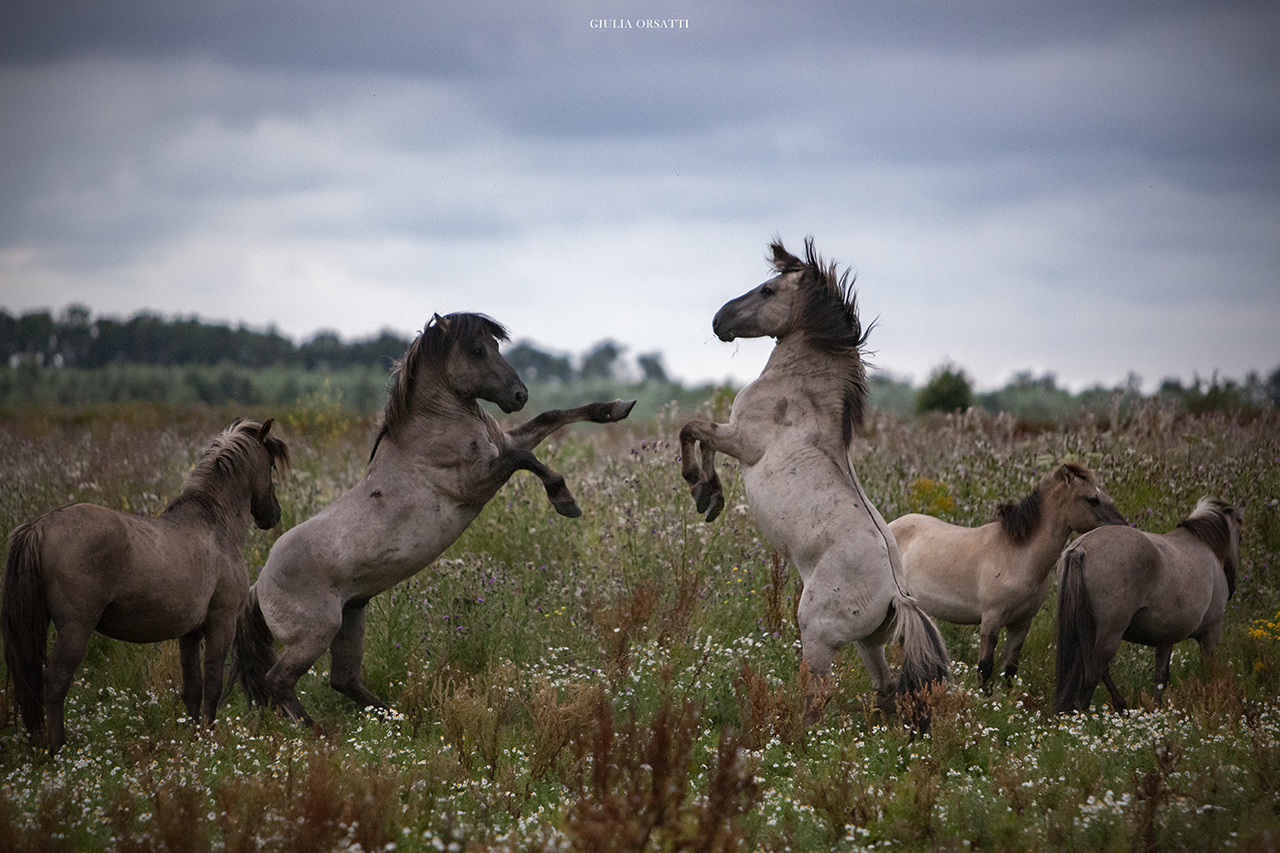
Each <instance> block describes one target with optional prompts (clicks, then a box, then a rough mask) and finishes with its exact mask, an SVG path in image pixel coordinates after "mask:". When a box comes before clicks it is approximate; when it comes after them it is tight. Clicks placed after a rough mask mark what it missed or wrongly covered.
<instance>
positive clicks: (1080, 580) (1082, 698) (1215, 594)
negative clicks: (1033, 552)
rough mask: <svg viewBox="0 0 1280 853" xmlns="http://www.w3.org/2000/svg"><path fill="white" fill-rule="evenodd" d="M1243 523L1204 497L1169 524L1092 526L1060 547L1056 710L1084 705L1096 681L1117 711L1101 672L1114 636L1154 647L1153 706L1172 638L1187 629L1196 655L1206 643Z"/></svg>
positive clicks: (1235, 511)
mask: <svg viewBox="0 0 1280 853" xmlns="http://www.w3.org/2000/svg"><path fill="white" fill-rule="evenodd" d="M1243 524H1244V514H1243V512H1242V511H1241V510H1240V509H1239V508H1237V507H1233V506H1231V505H1230V504H1228V503H1226V502H1225V501H1221V500H1218V499H1217V498H1211V497H1206V498H1202V499H1201V500H1200V502H1199V503H1197V504H1196V507H1195V509H1194V510H1192V512H1191V515H1189V516H1187V517H1186V518H1184V519H1183V520H1182V521H1180V522H1178V526H1177V527H1175V528H1174V529H1173V530H1172V531H1170V532H1169V533H1163V534H1160V533H1144V532H1142V531H1141V530H1137V529H1135V528H1132V527H1099V528H1098V529H1097V530H1094V531H1091V532H1089V533H1086V534H1085V535H1083V536H1081V537H1080V538H1079V539H1077V540H1076V541H1075V542H1073V543H1072V544H1071V547H1069V548H1067V550H1065V551H1063V552H1062V558H1061V560H1060V561H1059V564H1058V655H1057V667H1056V669H1057V672H1056V677H1055V681H1056V682H1057V698H1056V701H1055V709H1056V710H1057V711H1058V712H1059V713H1064V712H1070V711H1083V710H1086V709H1087V708H1088V707H1089V705H1090V704H1091V703H1092V701H1093V692H1094V690H1096V689H1097V687H1098V682H1099V681H1100V680H1101V681H1102V682H1103V683H1105V684H1106V685H1107V690H1108V692H1110V694H1111V703H1112V704H1113V705H1114V706H1115V708H1116V710H1118V711H1123V710H1125V709H1126V708H1127V707H1128V706H1127V705H1126V704H1125V701H1124V697H1122V696H1121V695H1120V691H1119V689H1118V688H1117V687H1116V684H1115V682H1114V681H1112V679H1111V672H1110V667H1111V659H1112V658H1113V657H1115V654H1116V651H1117V650H1118V649H1119V648H1120V643H1121V641H1123V640H1128V641H1129V642H1131V643H1141V644H1142V645H1144V646H1154V647H1155V651H1156V664H1155V701H1156V704H1157V705H1158V704H1160V703H1161V702H1162V700H1163V698H1164V689H1165V685H1166V684H1167V683H1168V681H1169V660H1170V658H1171V657H1172V656H1173V647H1174V645H1176V644H1177V643H1180V642H1182V641H1183V640H1185V639H1188V638H1194V639H1195V640H1196V642H1198V643H1199V644H1200V651H1201V653H1202V654H1204V655H1206V656H1208V655H1209V654H1211V653H1212V652H1213V649H1214V647H1215V646H1217V645H1218V641H1219V640H1220V639H1222V620H1223V616H1224V614H1225V613H1226V609H1227V601H1228V599H1230V598H1231V596H1233V595H1234V594H1235V591H1236V567H1237V566H1238V565H1239V563H1240V528H1241V526H1242V525H1243Z"/></svg>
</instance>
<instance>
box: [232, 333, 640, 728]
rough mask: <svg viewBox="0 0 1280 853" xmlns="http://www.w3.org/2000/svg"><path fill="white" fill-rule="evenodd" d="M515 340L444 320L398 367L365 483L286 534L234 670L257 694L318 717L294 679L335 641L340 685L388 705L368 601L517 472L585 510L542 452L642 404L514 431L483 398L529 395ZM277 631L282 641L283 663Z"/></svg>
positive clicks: (244, 623) (435, 548) (241, 632)
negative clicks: (555, 435)
mask: <svg viewBox="0 0 1280 853" xmlns="http://www.w3.org/2000/svg"><path fill="white" fill-rule="evenodd" d="M506 339H507V332H506V330H505V329H504V328H503V327H502V326H501V325H500V324H498V323H497V322H495V321H494V320H491V319H490V318H488V317H485V316H483V315H480V314H450V315H448V316H447V317H440V316H439V315H437V316H436V317H434V318H433V319H432V321H431V322H430V323H428V324H427V326H426V328H425V329H423V332H422V334H421V335H419V336H418V338H417V340H416V341H414V343H413V344H412V346H410V347H409V350H408V352H406V353H405V355H404V357H403V358H402V359H401V360H400V362H399V363H398V364H397V365H396V371H395V375H396V378H395V384H394V387H393V388H392V390H391V395H390V399H389V400H388V402H387V407H386V411H385V413H384V416H383V426H382V430H381V432H380V433H379V434H378V438H377V440H376V441H375V443H374V448H373V454H372V456H371V459H370V461H369V467H368V470H367V471H366V472H365V475H364V478H363V479H362V480H360V482H359V483H357V484H356V485H355V486H354V487H353V488H352V489H351V490H350V491H348V492H346V493H345V494H343V495H342V496H341V497H339V498H338V499H337V500H336V501H334V502H333V503H332V504H330V505H329V506H328V507H326V508H325V509H323V510H321V511H320V512H319V513H317V514H316V515H314V516H312V517H311V518H309V519H307V520H306V521H304V522H303V523H301V524H299V525H298V526H296V527H294V528H292V529H291V530H289V531H288V532H286V533H285V534H284V535H283V536H281V537H280V539H279V541H277V542H276V544H275V546H274V547H273V548H272V549H271V554H270V555H269V556H268V558H267V564H266V565H265V566H263V568H262V573H261V574H260V575H259V576H258V580H257V582H256V583H255V584H254V585H253V587H252V589H251V590H250V603H249V607H248V608H247V609H246V611H245V613H244V615H243V616H242V617H241V620H240V625H239V627H238V629H237V633H236V642H235V646H234V648H233V666H234V673H235V675H236V676H237V678H238V680H239V681H240V682H241V684H242V685H243V686H244V688H245V693H246V694H247V695H248V696H249V698H250V700H251V701H253V702H256V703H258V704H266V703H268V702H275V703H276V704H278V705H279V706H280V707H281V708H283V709H284V710H285V711H286V712H287V713H288V714H289V715H290V716H291V717H293V718H294V719H295V720H300V721H302V722H304V723H306V724H308V725H310V724H311V717H310V716H309V715H308V714H307V712H306V711H305V710H304V709H303V707H302V703H301V702H300V701H299V700H298V696H297V692H296V690H295V686H296V685H297V682H298V679H299V678H301V677H302V675H303V673H305V672H306V671H307V670H308V669H310V668H311V665H312V664H314V663H315V662H316V661H317V660H319V658H320V656H321V655H323V654H324V652H325V650H326V649H328V650H329V651H330V653H331V667H330V677H329V683H330V684H331V685H332V686H333V687H334V689H336V690H338V691H339V692H340V693H342V694H344V695H346V696H347V697H349V698H350V699H352V700H353V701H354V702H356V703H358V704H360V705H362V706H365V707H368V706H374V707H378V708H385V707H387V705H386V703H385V702H383V701H382V700H381V699H379V698H378V697H377V696H375V695H374V694H373V693H372V692H370V691H369V689H368V688H366V687H365V685H364V683H363V681H362V680H361V676H360V664H361V661H362V659H363V657H364V634H365V607H366V605H367V604H368V603H369V599H371V598H372V597H373V596H375V595H377V594H378V593H380V592H382V591H384V590H387V589H390V588H391V587H393V586H395V585H396V584H398V583H400V582H401V581H403V580H405V579H407V578H409V577H411V576H412V575H414V574H416V573H417V572H418V571H419V570H421V569H422V568H423V567H425V566H426V565H427V564H428V563H430V562H431V561H432V560H434V559H435V558H436V557H438V556H440V554H441V553H442V552H443V551H444V550H445V549H446V548H448V547H449V546H450V545H451V544H453V542H454V540H455V539H457V538H458V537H459V536H460V535H462V532H463V531H464V530H466V529H467V526H468V525H469V524H471V522H472V520H473V519H475V517H476V516H477V515H479V513H480V510H481V509H482V508H483V507H484V505H485V504H486V503H487V502H488V501H489V499H490V498H492V497H493V496H494V495H495V494H496V493H497V491H498V489H500V488H501V487H502V485H503V483H505V482H506V481H507V480H508V479H509V478H510V477H511V475H512V474H514V473H515V472H516V471H520V470H525V471H531V472H533V474H534V475H535V476H537V477H538V478H539V479H540V480H541V481H542V483H543V485H544V486H545V488H546V491H547V497H548V498H549V499H550V501H551V503H552V505H553V506H554V507H555V509H556V511H557V512H558V513H560V514H561V515H564V516H568V517H570V518H575V517H577V516H579V515H581V514H582V511H581V510H580V509H579V508H578V504H577V503H576V502H575V501H574V498H573V495H572V494H571V493H570V491H569V489H568V487H567V486H566V485H565V482H564V477H562V476H561V475H559V474H557V473H555V472H554V471H552V470H550V469H549V468H547V466H546V465H544V464H543V463H542V462H540V461H538V459H537V457H535V456H534V455H533V448H534V447H536V446H537V445H538V444H539V443H540V442H541V441H542V440H543V439H544V438H546V437H547V436H548V435H550V434H551V433H552V432H554V431H555V430H557V429H559V428H560V427H562V426H565V425H566V424H569V423H573V422H575V421H594V422H596V423H610V422H613V421H619V420H622V419H623V418H625V417H626V416H627V415H628V414H630V413H631V408H632V406H634V405H635V401H634V400H632V401H629V402H623V401H620V400H615V401H613V402H611V403H591V404H589V405H586V406H580V407H578V408H576V409H568V410H564V411H549V412H544V413H543V414H541V415H538V416H537V417H535V418H533V419H532V420H530V421H528V422H526V423H525V424H523V425H521V426H518V427H515V428H513V429H510V430H507V431H505V432H504V431H503V430H502V428H501V427H499V426H498V423H497V421H495V420H494V418H493V417H492V416H491V415H490V414H489V413H488V412H486V411H485V410H484V409H483V408H481V407H480V405H479V404H478V403H477V399H483V400H489V401H491V402H493V403H496V404H497V405H498V406H499V407H501V408H502V410H503V411H505V412H514V411H517V410H519V409H521V408H523V407H524V404H525V403H526V402H527V401H528V399H529V393H528V391H527V390H526V389H525V386H524V383H523V382H521V381H520V377H519V375H518V374H517V373H516V371H515V369H514V368H512V367H511V365H510V364H508V363H507V362H506V360H505V359H503V357H502V356H501V354H499V352H498V344H499V342H500V341H505V340H506ZM268 629H269V630H268ZM272 635H274V637H275V639H277V640H279V641H280V642H281V643H283V645H284V650H283V652H282V653H281V655H280V658H279V660H275V657H274V652H273V649H272V641H271V639H272Z"/></svg>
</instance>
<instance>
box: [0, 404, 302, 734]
mask: <svg viewBox="0 0 1280 853" xmlns="http://www.w3.org/2000/svg"><path fill="white" fill-rule="evenodd" d="M270 431H271V421H267V422H266V423H259V422H257V421H251V420H241V421H236V422H235V423H234V424H232V425H231V427H230V428H229V429H227V430H226V431H224V432H223V433H222V434H221V435H219V436H218V437H217V438H215V439H214V440H213V443H212V444H211V445H210V446H209V449H208V450H207V451H206V452H205V454H204V456H203V457H202V458H201V460H200V462H199V463H198V464H197V465H196V467H195V469H194V470H193V471H192V472H191V474H190V476H188V477H187V482H186V485H185V487H184V488H183V490H182V493H181V494H180V495H178V497H177V498H175V499H174V500H173V502H172V503H170V504H169V506H168V507H167V508H166V509H165V510H164V512H162V513H161V514H160V515H158V516H156V517H153V518H150V517H145V516H138V515H130V514H129V513H124V512H118V511H117V510H113V509H107V508H106V507H101V506H95V505H93V504H82V503H78V504H70V505H68V506H64V507H61V508H59V509H55V510H53V511H52V512H49V513H46V514H45V515H42V516H40V517H39V518H37V519H35V520H34V521H29V522H27V523H26V524H23V525H21V526H20V527H18V528H16V529H15V530H14V531H13V533H12V534H11V535H10V537H9V555H8V560H7V562H6V565H5V575H4V603H3V605H2V606H0V624H2V625H3V633H4V643H5V647H4V652H5V661H6V663H7V664H8V667H9V677H10V678H12V679H13V683H14V694H15V697H16V700H17V705H18V711H19V713H20V714H21V716H22V722H23V724H24V725H25V726H26V728H27V731H28V732H30V733H31V734H32V736H33V737H34V736H36V735H38V734H40V733H41V732H42V731H43V730H44V729H45V726H46V723H47V726H48V738H49V747H50V749H51V751H53V752H57V751H58V749H59V748H60V747H61V746H62V745H63V744H64V743H66V739H67V738H66V729H65V725H64V721H63V717H64V710H63V709H64V705H65V702H66V698H67V691H68V689H69V688H70V687H71V681H72V679H73V678H74V676H75V671H76V669H77V667H79V665H80V662H81V661H82V660H83V659H84V655H85V649H86V647H87V645H88V642H89V637H90V635H92V634H93V632H94V631H97V632H98V633H100V634H104V635H106V636H108V637H112V638H114V639H117V640H127V641H129V642H131V643H155V642H159V641H160V640H170V639H173V638H175V637H176V638H177V639H178V647H179V651H180V655H181V659H182V701H183V703H184V704H185V705H186V707H187V713H188V714H190V715H191V718H192V719H193V720H195V721H197V722H200V721H201V720H203V721H205V722H212V721H213V718H214V715H215V714H216V713H217V710H218V700H219V699H220V698H221V695H222V673H223V667H224V666H225V665H226V660H227V650H228V649H229V648H230V647H231V641H232V638H233V637H234V636H235V630H236V619H237V617H238V616H239V615H240V611H241V610H242V609H243V608H244V605H245V603H246V602H247V601H248V598H249V569H248V567H247V566H246V565H245V562H244V554H243V551H244V543H245V538H246V536H247V534H248V526H249V522H250V520H252V521H253V522H255V523H256V524H257V525H258V527H260V528H262V529H264V530H265V529H267V528H270V527H274V526H275V525H276V524H278V523H279V522H280V504H279V502H277V500H276V495H275V485H274V483H273V482H272V476H271V475H272V471H273V470H275V469H277V468H278V469H281V470H283V469H285V468H287V466H288V464H289V449H288V448H287V447H286V446H285V444H284V442H283V441H280V440H279V439H278V438H275V437H274V436H271V435H269V433H270ZM50 621H52V622H53V624H54V626H55V627H56V628H57V639H55V640H54V643H53V654H52V658H51V659H49V660H48V667H47V670H46V666H45V664H46V655H47V649H46V645H47V642H48V632H49V622H50ZM201 641H203V642H204V673H203V677H202V676H201V666H200V643H201ZM46 714H47V720H46Z"/></svg>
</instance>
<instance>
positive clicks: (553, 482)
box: [467, 449, 582, 518]
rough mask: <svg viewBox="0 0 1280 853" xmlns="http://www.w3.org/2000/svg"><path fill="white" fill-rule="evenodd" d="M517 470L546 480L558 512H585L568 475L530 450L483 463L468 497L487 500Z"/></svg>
mask: <svg viewBox="0 0 1280 853" xmlns="http://www.w3.org/2000/svg"><path fill="white" fill-rule="evenodd" d="M517 471H529V472H531V473H532V474H533V475H534V476H535V477H537V478H538V479H539V480H541V481H542V486H543V488H544V489H546V490H547V500H549V501H551V505H552V506H553V507H554V508H555V511H556V512H558V513H560V514H561V515H563V516H565V517H567V518H577V517H578V516H580V515H582V509H581V508H580V507H579V506H578V502H577V501H576V500H574V498H573V493H572V492H570V491H569V486H568V485H567V484H566V483H565V481H564V477H563V476H562V475H560V474H557V473H556V472H555V471H552V470H551V469H550V468H548V467H547V466H546V465H544V464H543V463H542V461H541V460H539V459H538V457H536V456H534V455H533V451H530V450H511V449H508V450H504V451H502V452H501V453H499V454H498V455H497V456H495V457H494V458H493V459H491V460H490V461H489V462H487V463H485V464H484V465H483V466H481V468H480V470H479V471H478V472H477V473H476V474H475V476H473V478H472V480H471V482H470V483H468V484H467V486H468V495H467V498H468V500H469V501H470V502H472V503H476V504H484V503H487V502H488V501H489V499H490V498H492V497H493V496H494V495H495V494H497V492H498V489H500V488H502V485H503V483H505V482H507V480H509V479H511V475H512V474H514V473H515V472H517Z"/></svg>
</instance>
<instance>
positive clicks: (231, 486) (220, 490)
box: [163, 478, 252, 550]
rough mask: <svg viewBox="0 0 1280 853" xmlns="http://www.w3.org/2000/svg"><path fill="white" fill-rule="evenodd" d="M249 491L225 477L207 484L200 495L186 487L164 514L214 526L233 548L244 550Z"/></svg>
mask: <svg viewBox="0 0 1280 853" xmlns="http://www.w3.org/2000/svg"><path fill="white" fill-rule="evenodd" d="M248 494H249V490H248V487H247V486H244V485H243V484H237V483H233V482H231V481H229V480H227V479H225V478H221V479H218V480H216V481H213V482H209V483H206V484H205V485H204V486H202V487H201V489H200V494H198V495H197V494H195V493H193V492H192V491H190V490H184V491H183V493H182V494H180V495H178V497H177V498H176V499H175V500H174V501H173V503H171V504H170V505H169V507H168V509H166V510H165V512H164V513H163V514H164V515H166V516H169V517H170V518H173V519H178V520H181V521H183V522H184V523H188V524H193V525H197V526H205V527H213V528H214V529H216V530H217V531H218V533H219V535H220V536H221V537H222V538H223V539H225V540H226V541H227V542H228V543H229V546H230V547H231V548H232V549H233V550H240V549H243V547H244V543H245V540H246V539H247V538H248V536H249V522H250V521H251V520H252V518H251V517H252V513H251V512H250V510H249V497H248Z"/></svg>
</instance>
